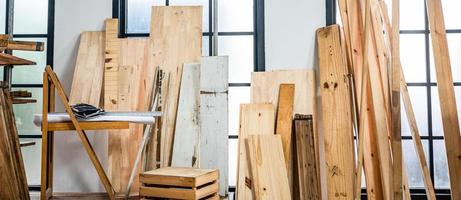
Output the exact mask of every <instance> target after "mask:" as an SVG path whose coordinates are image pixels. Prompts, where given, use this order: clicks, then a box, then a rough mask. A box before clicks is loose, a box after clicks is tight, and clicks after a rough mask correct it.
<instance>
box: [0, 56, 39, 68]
mask: <svg viewBox="0 0 461 200" xmlns="http://www.w3.org/2000/svg"><path fill="white" fill-rule="evenodd" d="M35 64H37V63H35V62H33V61H30V60H26V59H24V58H19V57H16V56H12V55H9V54H4V53H0V66H4V65H35Z"/></svg>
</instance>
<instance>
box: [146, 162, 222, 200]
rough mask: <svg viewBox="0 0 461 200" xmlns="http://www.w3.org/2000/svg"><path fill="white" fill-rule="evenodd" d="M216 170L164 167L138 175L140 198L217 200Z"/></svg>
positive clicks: (217, 183)
mask: <svg viewBox="0 0 461 200" xmlns="http://www.w3.org/2000/svg"><path fill="white" fill-rule="evenodd" d="M218 179H219V172H218V170H217V169H197V168H176V167H166V168H160V169H155V170H152V171H148V172H144V173H141V174H140V182H141V188H140V190H139V195H140V197H144V198H168V199H219V195H218V192H219V182H218Z"/></svg>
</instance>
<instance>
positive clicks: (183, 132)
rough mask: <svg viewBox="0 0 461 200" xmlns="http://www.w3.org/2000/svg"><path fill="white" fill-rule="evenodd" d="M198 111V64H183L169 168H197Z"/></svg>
mask: <svg viewBox="0 0 461 200" xmlns="http://www.w3.org/2000/svg"><path fill="white" fill-rule="evenodd" d="M199 109H200V64H198V63H196V64H185V65H184V68H183V74H182V80H181V91H180V93H179V106H178V115H177V119H176V128H175V130H176V131H175V134H174V144H173V155H172V158H171V159H172V160H171V166H173V167H198V158H199V149H200V146H199V145H200V144H199V133H200V121H199Z"/></svg>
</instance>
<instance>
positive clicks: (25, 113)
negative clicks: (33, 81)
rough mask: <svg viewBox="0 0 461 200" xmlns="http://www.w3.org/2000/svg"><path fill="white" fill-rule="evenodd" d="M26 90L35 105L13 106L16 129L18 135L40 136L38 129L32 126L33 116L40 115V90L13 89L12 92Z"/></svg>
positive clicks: (41, 94)
mask: <svg viewBox="0 0 461 200" xmlns="http://www.w3.org/2000/svg"><path fill="white" fill-rule="evenodd" d="M18 90H27V91H29V92H32V99H36V100H37V103H29V104H15V105H13V110H14V115H15V119H16V127H17V128H18V132H19V134H20V135H41V134H42V133H41V131H40V127H37V126H35V125H34V123H33V120H34V114H40V113H42V96H43V93H42V88H13V91H18Z"/></svg>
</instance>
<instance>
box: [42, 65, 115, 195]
mask: <svg viewBox="0 0 461 200" xmlns="http://www.w3.org/2000/svg"><path fill="white" fill-rule="evenodd" d="M45 71H46V73H47V74H48V76H49V78H50V79H51V81H52V83H53V85H55V87H56V90H57V92H58V95H59V97H60V99H61V101H62V103H63V105H64V108H65V109H66V112H67V113H68V114H69V116H70V119H71V120H72V123H73V124H74V127H75V129H76V131H77V134H78V136H79V137H80V139H81V141H82V144H83V147H84V148H85V150H86V151H87V154H88V157H89V158H90V160H91V162H92V163H93V165H94V167H95V169H96V172H97V173H98V176H99V178H100V179H101V182H102V184H103V186H104V188H105V189H106V192H107V193H108V195H109V199H115V191H114V189H113V188H112V185H111V183H110V181H109V178H108V177H107V175H106V173H105V172H104V168H103V167H102V165H101V163H100V162H99V159H98V157H97V156H96V153H95V152H94V149H93V147H92V146H91V144H90V142H89V140H88V137H87V136H86V134H85V132H84V131H83V130H82V128H81V127H80V125H79V123H78V121H77V118H76V117H75V115H74V113H73V112H72V109H71V108H70V105H69V104H68V100H67V99H68V98H67V96H66V94H65V92H64V89H63V88H62V85H61V82H60V81H59V79H58V77H57V76H56V74H55V73H54V72H53V70H52V69H51V67H50V66H46V68H45Z"/></svg>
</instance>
